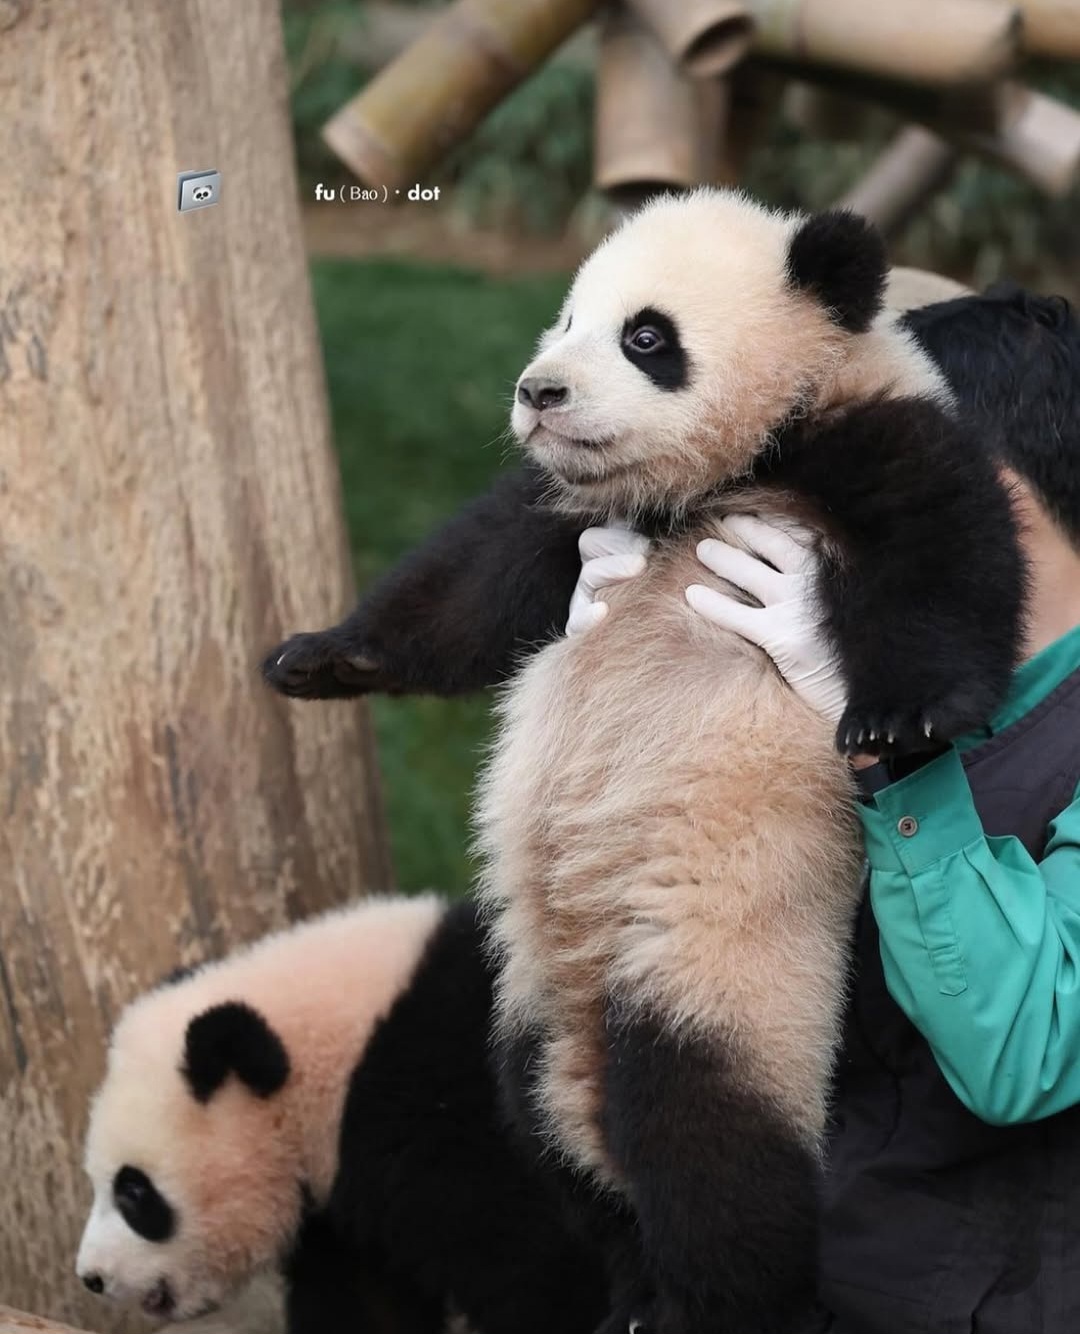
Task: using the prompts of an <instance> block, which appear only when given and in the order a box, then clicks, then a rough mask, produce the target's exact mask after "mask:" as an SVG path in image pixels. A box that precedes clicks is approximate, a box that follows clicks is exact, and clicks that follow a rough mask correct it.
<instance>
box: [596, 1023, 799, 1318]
mask: <svg viewBox="0 0 1080 1334" xmlns="http://www.w3.org/2000/svg"><path fill="white" fill-rule="evenodd" d="M606 1026H607V1046H608V1063H607V1079H606V1091H605V1099H604V1103H605V1108H606V1118H607V1119H606V1123H605V1126H604V1131H605V1141H606V1143H607V1144H608V1146H609V1148H610V1150H611V1153H612V1156H613V1157H614V1159H615V1161H616V1163H617V1165H618V1167H619V1169H620V1171H621V1172H622V1174H623V1175H624V1176H625V1178H626V1179H627V1181H628V1183H629V1185H628V1193H629V1196H630V1198H631V1200H632V1201H633V1204H634V1209H635V1212H636V1214H637V1218H638V1224H639V1228H640V1236H641V1245H642V1262H641V1272H642V1273H643V1275H644V1277H645V1283H644V1284H643V1287H647V1288H649V1289H651V1290H652V1292H653V1293H654V1294H655V1297H654V1302H653V1305H652V1306H651V1307H650V1309H647V1310H645V1311H635V1312H633V1314H634V1315H635V1317H637V1318H639V1319H641V1320H642V1322H643V1325H644V1329H645V1330H646V1331H663V1334H690V1331H699V1330H702V1329H710V1330H712V1329H716V1330H740V1331H750V1330H755V1331H756V1330H760V1331H770V1332H771V1331H774V1330H775V1331H781V1330H796V1329H798V1328H799V1326H800V1323H801V1322H804V1321H805V1320H806V1318H807V1312H808V1311H810V1310H812V1309H813V1308H814V1304H815V1290H816V1279H817V1263H816V1260H817V1256H816V1236H817V1233H816V1215H817V1200H816V1188H817V1169H816V1163H815V1161H814V1159H813V1157H812V1155H811V1154H810V1153H809V1152H808V1150H807V1149H806V1148H804V1147H802V1146H801V1145H800V1144H799V1142H798V1140H797V1139H796V1138H795V1136H794V1134H793V1131H792V1128H791V1126H790V1125H788V1124H786V1123H785V1122H784V1120H783V1119H782V1118H781V1117H780V1116H779V1114H778V1113H777V1112H776V1111H775V1109H773V1108H772V1107H770V1105H769V1104H768V1102H767V1101H766V1100H765V1099H764V1098H763V1097H760V1096H757V1095H754V1094H753V1093H751V1092H750V1091H749V1090H745V1089H743V1088H741V1087H740V1082H739V1078H740V1076H739V1071H740V1069H745V1065H744V1064H743V1062H742V1061H741V1060H740V1058H739V1056H738V1054H737V1053H736V1052H735V1051H734V1050H725V1048H724V1046H723V1045H721V1044H719V1043H717V1042H713V1041H706V1040H705V1039H704V1038H702V1037H698V1036H694V1035H693V1034H690V1033H686V1034H683V1035H681V1036H680V1035H676V1034H674V1033H672V1031H671V1026H670V1023H665V1022H663V1021H662V1020H659V1019H655V1018H653V1017H651V1016H649V1015H648V1014H643V1013H641V1012H640V1011H636V1010H635V1009H633V1008H631V1007H629V1006H625V1005H620V1004H619V1003H618V1002H612V1003H611V1004H610V1005H609V1007H608V1013H607V1018H606ZM778 1204H779V1206H780V1207H778ZM646 1257H647V1264H646Z"/></svg>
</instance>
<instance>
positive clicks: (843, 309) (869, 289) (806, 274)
mask: <svg viewBox="0 0 1080 1334" xmlns="http://www.w3.org/2000/svg"><path fill="white" fill-rule="evenodd" d="M787 271H788V279H789V281H790V282H791V284H792V286H794V287H798V288H801V289H803V290H804V291H808V292H811V293H813V295H814V296H816V297H817V299H818V300H819V301H820V302H821V303H822V304H823V305H825V306H827V307H828V310H829V313H830V315H831V316H832V318H833V319H834V320H835V321H836V323H837V324H839V325H840V327H841V328H842V329H847V330H848V331H849V332H850V333H863V332H865V330H867V329H869V327H870V325H871V324H872V323H873V320H874V317H875V316H876V315H877V314H878V313H879V312H880V310H881V307H882V302H883V300H884V297H885V283H886V281H887V279H888V275H889V261H888V256H887V255H886V253H885V243H884V241H883V240H882V239H881V235H880V233H879V232H878V231H877V229H876V228H875V227H873V226H871V224H870V223H868V222H867V221H866V219H865V218H860V217H859V215H858V214H857V213H852V212H851V211H850V210H848V209H833V210H831V211H830V212H828V213H816V214H814V216H813V217H810V218H808V219H807V220H806V222H804V223H803V225H802V226H801V227H800V228H799V229H798V231H797V232H796V233H795V235H794V236H793V237H792V240H791V247H790V249H789V251H788V262H787Z"/></svg>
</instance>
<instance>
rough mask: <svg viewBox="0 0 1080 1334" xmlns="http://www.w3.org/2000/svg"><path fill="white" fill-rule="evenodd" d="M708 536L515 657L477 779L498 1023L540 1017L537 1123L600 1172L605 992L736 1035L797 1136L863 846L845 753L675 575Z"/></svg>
mask: <svg viewBox="0 0 1080 1334" xmlns="http://www.w3.org/2000/svg"><path fill="white" fill-rule="evenodd" d="M706 531H707V530H702V531H701V532H699V533H698V534H696V535H695V538H694V539H688V540H686V542H685V543H680V544H679V547H678V548H677V550H674V551H665V552H657V553H655V554H654V556H653V557H652V558H650V562H649V565H648V568H647V570H646V573H645V574H644V575H643V576H642V577H641V578H640V579H637V580H635V581H633V582H632V583H630V584H627V585H625V586H623V587H620V588H616V589H613V590H611V592H610V598H609V601H610V604H611V613H610V615H609V616H608V617H607V619H606V620H605V621H604V622H603V623H602V624H601V625H600V626H598V627H597V628H595V629H594V630H591V631H590V632H588V633H587V634H585V635H583V636H580V637H577V638H574V639H569V640H561V641H559V642H558V643H556V644H553V645H551V646H550V647H548V648H546V649H544V650H543V651H542V652H541V653H539V654H538V655H537V656H536V657H535V658H533V659H532V660H531V662H530V663H529V664H528V665H527V666H526V667H525V669H524V670H523V671H522V672H521V674H520V675H519V676H518V677H517V678H516V680H515V681H514V682H513V684H512V685H511V686H510V687H509V688H508V690H507V692H506V694H505V696H504V699H503V702H502V705H501V713H502V728H501V733H500V737H499V740H498V743H497V745H496V748H495V751H494V754H493V757H492V761H491V763H490V765H489V768H488V771H487V773H486V775H485V777H484V780H483V783H482V787H481V801H480V807H479V813H478V821H479V832H480V846H481V848H482V850H483V851H484V853H485V857H486V872H485V877H484V884H483V893H484V895H485V897H486V899H487V901H488V903H489V904H490V905H491V906H493V907H494V908H495V909H496V910H497V912H496V914H495V916H496V940H497V942H498V944H499V946H500V947H501V949H502V950H503V952H504V954H503V962H504V972H503V976H502V981H501V990H500V997H499V1004H500V1013H501V1016H502V1020H503V1023H504V1025H505V1026H508V1027H509V1028H510V1029H511V1030H512V1029H513V1028H514V1027H516V1026H518V1025H522V1026H524V1025H526V1024H528V1025H535V1024H536V1022H537V1021H538V1020H539V1021H540V1022H541V1023H542V1025H543V1028H544V1030H545V1033H546V1034H547V1035H548V1037H549V1039H550V1040H549V1042H548V1043H547V1046H546V1055H545V1067H544V1072H543V1076H542V1085H541V1087H542V1096H543V1101H544V1106H545V1110H546V1112H547V1114H548V1116H549V1118H550V1130H551V1133H552V1136H553V1138H554V1139H555V1140H556V1141H557V1142H558V1144H559V1145H560V1146H561V1147H562V1148H564V1149H565V1150H567V1151H569V1152H570V1153H571V1154H573V1155H574V1156H575V1157H577V1158H578V1160H579V1161H581V1162H583V1163H585V1164H586V1165H589V1166H591V1167H593V1168H594V1169H597V1170H599V1171H600V1173H601V1174H602V1175H605V1176H608V1177H611V1176H612V1175H615V1174H614V1172H613V1168H612V1165H611V1164H610V1163H609V1161H608V1158H607V1155H606V1153H605V1151H604V1147H603V1144H602V1141H601V1136H600V1134H599V1132H598V1128H597V1112H598V1110H599V1098H600V1071H601V1070H602V1059H603V1053H602V1048H601V1045H600V1044H601V1041H602V1033H601V1018H600V1016H601V1008H602V1002H603V998H604V997H605V996H608V995H610V994H612V993H613V992H615V993H618V994H619V995H620V996H628V997H630V998H633V999H634V1000H635V1001H637V1002H640V1003H642V1004H644V1005H647V1006H650V1007H652V1008H653V1010H654V1012H659V1013H660V1014H662V1015H663V1016H664V1017H665V1019H666V1020H667V1021H669V1022H671V1023H672V1024H673V1025H689V1026H692V1027H693V1029H694V1030H695V1031H697V1032H702V1031H704V1032H705V1033H707V1034H710V1035H712V1036H714V1037H715V1038H716V1039H717V1040H719V1041H721V1042H724V1043H726V1044H728V1046H729V1048H730V1047H731V1046H732V1045H734V1049H735V1051H736V1054H737V1057H738V1060H739V1062H740V1064H739V1069H740V1071H741V1072H744V1074H745V1084H746V1086H747V1087H748V1088H750V1089H753V1090H754V1091H756V1092H757V1094H758V1095H759V1096H763V1097H765V1098H766V1099H771V1100H772V1101H773V1103H774V1104H775V1106H776V1108H777V1110H778V1111H780V1112H781V1114H782V1115H783V1116H784V1118H785V1120H787V1121H788V1122H789V1123H792V1124H793V1126H794V1128H795V1129H796V1130H797V1131H798V1133H800V1134H801V1135H802V1136H803V1138H804V1140H805V1142H806V1143H808V1144H809V1145H810V1146H811V1147H813V1146H815V1145H816V1143H817V1141H818V1138H819V1136H820V1132H821V1130H822V1128H823V1123H824V1114H825V1107H824V1092H825V1089H826V1087H827V1082H828V1075H829V1067H830V1062H831V1058H832V1053H833V1049H834V1046H835V1041H836V1037H837V1031H838V1023H839V1014H840V1007H841V1001H842V990H843V979H844V971H845V958H846V953H845V941H846V937H847V933H848V931H849V928H850V921H851V914H852V911H853V908H854V905H855V902H856V898H857V893H858V883H859V874H860V859H861V845H860V841H859V838H858V834H857V827H856V819H855V816H854V810H853V803H852V793H851V784H850V778H849V775H848V770H847V764H846V762H845V761H844V760H843V759H842V758H841V757H840V756H839V755H837V753H836V751H835V749H834V746H833V735H832V731H833V729H832V727H831V726H830V725H829V724H827V723H826V722H824V721H823V720H822V719H821V718H820V717H818V716H817V715H816V714H815V713H813V712H812V711H811V710H810V709H808V708H807V707H806V706H805V705H804V704H803V703H802V702H801V701H800V700H799V699H798V697H797V696H796V695H795V694H794V693H793V692H792V691H791V690H790V689H789V688H788V687H787V686H786V685H785V684H784V682H783V681H782V680H781V679H780V677H779V676H778V675H777V673H776V671H775V669H774V668H773V666H772V664H771V663H770V662H769V660H768V659H767V658H766V657H765V655H764V654H762V653H761V652H759V651H758V650H757V649H755V648H752V647H751V646H750V645H748V644H747V643H746V642H745V641H743V640H742V639H740V638H739V637H738V636H735V635H733V634H730V633H729V632H726V631H721V630H719V629H717V628H715V627H713V626H710V625H709V624H708V623H707V622H705V621H704V620H702V619H701V618H700V617H697V616H696V615H694V613H692V612H691V611H690V609H689V608H688V607H687V605H686V603H685V600H684V598H683V589H684V588H685V587H686V586H687V584H689V583H693V582H707V581H709V580H712V582H713V583H715V584H716V585H717V586H718V587H719V586H721V585H720V583H719V581H717V580H715V579H712V576H710V575H709V574H708V572H707V571H706V570H705V569H704V567H703V566H702V565H700V564H699V563H698V561H697V560H696V559H695V557H694V555H693V551H694V546H695V543H696V539H697V538H699V537H701V536H705V535H706ZM605 596H607V594H605Z"/></svg>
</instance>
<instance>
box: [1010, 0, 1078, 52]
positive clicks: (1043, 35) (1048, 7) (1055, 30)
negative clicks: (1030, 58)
mask: <svg viewBox="0 0 1080 1334" xmlns="http://www.w3.org/2000/svg"><path fill="white" fill-rule="evenodd" d="M1016 3H1017V4H1018V5H1019V6H1020V9H1021V10H1022V11H1023V15H1024V49H1025V50H1026V51H1028V52H1030V53H1031V54H1032V55H1036V56H1049V57H1050V58H1052V59H1054V60H1080V0H1016Z"/></svg>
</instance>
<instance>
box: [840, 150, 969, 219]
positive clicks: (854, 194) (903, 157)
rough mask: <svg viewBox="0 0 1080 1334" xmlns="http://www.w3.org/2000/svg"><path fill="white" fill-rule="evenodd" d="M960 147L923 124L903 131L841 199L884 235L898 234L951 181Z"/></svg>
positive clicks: (845, 206)
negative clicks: (957, 148) (924, 127)
mask: <svg viewBox="0 0 1080 1334" xmlns="http://www.w3.org/2000/svg"><path fill="white" fill-rule="evenodd" d="M956 161H957V152H956V149H955V148H954V147H953V146H952V145H951V144H949V143H947V142H946V141H945V140H943V139H941V138H940V137H939V136H938V135H936V134H933V133H932V132H931V131H930V130H926V129H923V127H922V126H920V125H909V126H907V127H905V128H904V129H903V130H901V131H900V133H899V134H898V135H897V136H896V138H895V139H894V140H893V141H892V143H891V144H889V146H888V147H887V148H886V149H885V151H884V152H883V153H882V154H881V155H880V156H879V157H878V158H877V160H876V161H875V162H874V164H873V165H872V166H871V167H870V169H869V171H867V172H866V174H865V175H864V176H863V177H862V179H861V180H859V181H858V182H856V184H855V185H854V186H852V188H851V189H850V190H848V192H847V193H846V194H845V195H844V196H843V197H842V198H841V199H839V200H837V207H838V208H850V209H853V210H854V211H855V212H856V213H861V214H862V215H863V217H865V218H869V220H870V221H871V222H872V223H874V224H875V226H876V227H877V228H878V229H879V230H880V231H881V232H883V233H884V234H885V235H886V236H888V235H891V234H892V233H894V232H896V231H899V230H900V229H901V228H902V227H903V226H904V225H905V224H906V223H908V222H909V221H910V220H911V218H912V217H913V216H914V214H915V213H917V212H918V210H919V209H920V208H922V207H923V205H924V204H925V203H926V201H927V200H928V199H929V198H930V197H931V196H932V195H934V194H936V193H937V192H938V191H939V190H940V189H942V188H943V187H944V186H945V184H946V183H947V182H948V179H949V177H950V176H951V175H952V171H953V167H954V166H955V165H956Z"/></svg>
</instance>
